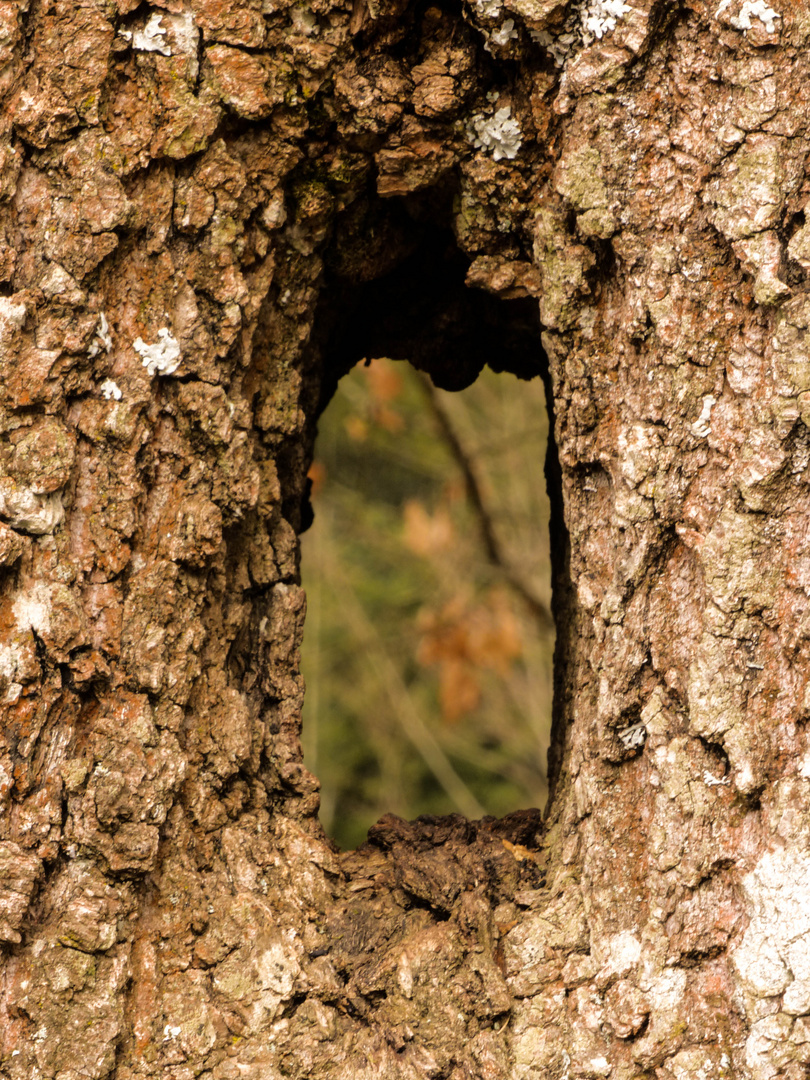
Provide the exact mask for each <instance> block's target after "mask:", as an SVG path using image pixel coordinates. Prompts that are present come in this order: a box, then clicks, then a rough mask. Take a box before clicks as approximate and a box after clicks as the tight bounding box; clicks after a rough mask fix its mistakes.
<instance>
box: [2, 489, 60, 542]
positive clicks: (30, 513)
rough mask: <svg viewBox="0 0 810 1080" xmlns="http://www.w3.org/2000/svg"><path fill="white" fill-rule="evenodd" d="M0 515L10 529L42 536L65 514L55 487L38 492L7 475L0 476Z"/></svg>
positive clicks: (52, 528)
mask: <svg viewBox="0 0 810 1080" xmlns="http://www.w3.org/2000/svg"><path fill="white" fill-rule="evenodd" d="M0 518H2V519H3V521H7V522H8V524H9V525H10V526H11V527H12V529H18V530H19V531H20V532H24V533H31V534H32V535H33V536H44V535H46V534H47V533H52V532H54V531H55V530H56V529H57V528H58V526H59V525H61V524H62V522H63V521H64V518H65V508H64V507H63V505H62V499H61V496H60V494H59V492H58V491H54V492H51V493H49V494H45V495H40V494H37V493H36V492H34V491H31V489H30V488H27V487H21V486H20V485H19V484H16V483H15V482H14V481H13V480H12V479H11V478H10V477H2V478H0Z"/></svg>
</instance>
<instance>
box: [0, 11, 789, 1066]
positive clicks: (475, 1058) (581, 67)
mask: <svg viewBox="0 0 810 1080" xmlns="http://www.w3.org/2000/svg"><path fill="white" fill-rule="evenodd" d="M774 2H776V0H774ZM781 4H782V9H781V10H779V11H776V10H774V9H772V8H770V6H769V5H768V4H767V3H764V2H763V0H756V2H754V3H752V2H751V0H744V2H743V0H723V3H720V4H719V7H718V0H712V3H706V2H704V0H687V2H685V3H682V4H675V3H670V2H665V0H630V2H629V3H627V4H624V3H622V2H621V0H583V2H582V3H580V4H573V3H566V2H565V0H503V3H502V2H501V0H475V2H474V3H473V4H471V5H470V6H469V7H465V8H464V10H461V9H460V8H459V7H457V6H456V4H455V3H453V2H448V3H447V4H446V5H443V6H442V7H438V6H436V7H427V8H425V6H424V5H418V4H410V5H408V4H407V3H406V2H405V0H385V2H379V3H378V2H377V0H354V6H353V7H351V8H350V7H349V6H348V5H347V4H346V3H341V2H339V0H336V2H334V3H332V2H331V0H313V4H312V6H311V7H308V6H306V5H304V4H301V5H298V6H285V5H283V4H280V3H278V4H277V3H275V2H272V0H265V2H259V0H244V2H243V3H241V4H233V5H221V4H217V3H215V2H213V0H191V4H190V7H184V6H183V2H182V0H163V2H162V3H161V5H160V6H159V7H156V8H153V9H149V10H147V9H145V8H144V7H143V6H139V5H138V4H137V0H117V2H115V3H114V2H113V0H105V2H102V0H84V2H83V3H81V4H80V3H79V2H78V0H77V2H75V3H73V4H71V3H70V2H69V0H38V2H33V3H30V4H29V3H28V2H27V0H19V2H18V3H10V2H7V3H4V4H3V5H2V10H0V17H2V49H3V65H2V70H0V87H1V88H2V93H3V94H4V95H5V97H4V102H5V104H4V109H3V114H2V115H3V125H4V126H3V130H4V133H5V136H6V138H5V141H4V144H3V147H2V150H0V153H2V163H3V168H2V178H1V181H0V183H1V193H2V198H3V202H2V205H0V269H1V270H2V281H3V283H4V286H3V288H4V291H3V295H2V297H0V396H1V400H0V421H1V422H2V430H3V433H4V438H3V441H2V448H1V449H0V454H1V455H2V456H0V564H1V565H2V572H1V575H0V580H1V583H2V598H1V599H0V626H2V643H1V644H0V693H1V694H2V702H3V724H2V730H1V731H0V777H2V782H1V783H0V806H1V807H2V815H1V816H0V939H2V943H3V944H2V946H0V948H2V952H3V962H2V973H1V974H0V1077H2V1078H3V1080H39V1078H42V1080H57V1078H58V1080H79V1078H82V1080H102V1078H108V1077H109V1078H115V1080H135V1078H141V1077H144V1078H145V1077H157V1076H160V1077H165V1078H171V1080H187V1078H192V1077H197V1076H203V1077H205V1078H207V1080H237V1078H239V1080H277V1078H280V1077H293V1078H300V1080H305V1078H307V1080H309V1078H312V1080H315V1078H338V1077H340V1078H361V1077H368V1078H371V1077H391V1078H402V1080H406V1078H407V1080H412V1078H413V1080H416V1078H418V1077H436V1078H439V1077H442V1078H448V1080H472V1078H480V1080H499V1078H503V1080H507V1078H509V1080H511V1078H515V1080H524V1078H525V1080H530V1078H537V1080H540V1078H541V1077H542V1078H546V1077H553V1078H555V1080H556V1078H560V1080H562V1078H565V1080H568V1078H570V1077H608V1076H609V1077H611V1078H612V1080H635V1078H640V1077H643V1076H652V1075H654V1076H656V1077H660V1078H662V1080H663V1078H667V1080H669V1078H673V1080H686V1078H687V1077H688V1078H692V1077H699V1078H701V1080H713V1078H720V1077H752V1078H754V1080H770V1078H772V1077H785V1078H788V1077H789V1078H798V1077H800V1076H805V1075H807V1069H808V1064H809V1063H810V899H808V898H810V854H808V839H810V782H809V781H810V745H808V732H807V730H806V725H807V720H808V717H810V681H809V678H808V677H809V675H810V669H809V668H808V656H809V655H810V646H809V645H808V635H809V634H810V607H809V606H808V595H810V562H808V556H807V554H806V553H805V554H803V551H804V550H805V544H807V542H808V529H809V526H810V495H809V494H808V487H807V480H808V477H810V472H808V470H810V433H809V432H808V426H810V404H809V403H810V352H809V351H808V348H807V347H806V345H805V334H806V332H807V330H808V327H810V292H808V286H807V280H806V271H810V225H805V224H804V217H803V208H804V205H805V201H806V199H807V196H808V181H807V180H806V179H805V172H804V165H805V157H806V155H807V152H808V149H810V138H809V137H808V131H807V128H808V117H809V116H810V105H808V95H807V90H806V87H807V85H808V81H807V79H806V78H805V75H806V73H807V69H808V64H809V63H810V61H809V60H808V57H809V56H810V52H809V51H808V45H810V7H808V5H807V4H806V3H804V2H803V0H793V2H792V3H790V4H788V3H787V0H781ZM538 307H539V318H540V324H542V346H541V344H540V332H541V326H540V325H539V324H538V323H537V312H538ZM373 355H388V356H392V357H399V358H403V359H410V360H411V361H412V362H413V363H414V364H416V366H417V367H420V368H422V369H424V370H427V371H429V372H430V373H431V375H432V377H433V378H434V381H436V382H437V384H439V385H442V386H445V387H447V388H454V387H459V386H463V385H465V384H466V383H468V382H470V381H471V380H472V379H474V378H475V375H476V373H477V371H478V370H480V367H481V365H482V364H483V363H484V362H486V361H488V362H489V363H490V364H491V365H492V366H493V367H495V368H496V369H497V368H508V369H510V370H513V371H515V372H516V373H518V374H521V375H524V376H527V377H528V376H530V375H533V374H538V373H539V374H543V375H544V377H547V378H548V385H549V389H550V404H551V406H552V409H553V413H554V418H555V432H556V445H555V446H554V447H552V452H551V454H550V459H549V463H548V468H547V474H548V478H549V484H550V488H551V497H552V501H553V503H554V506H555V520H554V522H553V547H554V550H555V559H556V562H555V581H554V587H555V615H556V620H557V634H558V649H557V657H556V703H555V721H554V735H553V746H552V753H551V768H550V781H551V789H552V794H551V799H550V803H549V807H548V809H547V812H546V814H545V816H544V818H543V820H542V821H541V818H540V814H539V813H538V812H537V811H532V810H525V811H518V812H516V813H515V814H514V815H512V816H511V817H510V818H507V819H505V820H503V821H500V822H496V821H493V820H487V819H485V820H484V821H482V822H467V821H465V820H464V819H462V818H458V817H454V818H449V819H436V820H430V821H427V820H422V821H419V822H416V823H414V824H407V823H405V822H402V821H399V820H398V819H395V818H387V819H383V820H382V821H381V822H380V823H379V824H378V825H377V826H375V827H374V828H373V829H372V831H371V834H370V837H369V841H368V843H367V844H366V845H364V846H363V847H362V848H360V849H359V850H358V851H355V852H350V853H345V854H342V855H341V854H339V853H338V852H337V851H336V850H335V849H334V847H333V845H331V844H330V842H329V840H328V839H327V838H326V837H324V836H323V834H322V832H321V830H320V827H319V825H318V821H317V817H316V814H317V807H318V795H317V789H318V785H317V781H316V780H315V778H313V777H312V776H310V775H309V774H308V773H307V771H306V770H305V769H304V767H303V765H302V762H301V750H300V742H299V731H300V707H301V701H302V695H303V686H302V684H301V679H300V676H299V674H298V649H299V644H300V640H301V634H302V625H303V615H304V606H305V603H304V596H303V594H302V591H301V589H300V587H299V584H298V582H299V577H298V563H297V539H296V534H297V532H298V531H299V529H300V527H301V524H302V520H304V519H305V516H306V487H305V474H306V471H307V467H308V464H309V461H310V457H311V450H312V442H313V437H314V431H315V426H316V422H317V416H318V412H319V409H320V408H321V407H322V405H323V404H324V403H325V401H327V400H328V397H329V395H330V393H331V391H332V389H333V387H334V385H335V383H336V380H337V379H338V378H339V377H340V375H341V374H342V373H343V372H344V371H345V370H347V368H348V366H350V365H351V364H352V363H354V362H355V361H356V360H358V359H360V358H362V357H364V356H373ZM546 361H547V369H546ZM526 467H527V468H533V469H536V470H537V473H538V483H539V482H541V479H540V463H538V462H531V463H528V462H527V465H526ZM302 515H303V516H302Z"/></svg>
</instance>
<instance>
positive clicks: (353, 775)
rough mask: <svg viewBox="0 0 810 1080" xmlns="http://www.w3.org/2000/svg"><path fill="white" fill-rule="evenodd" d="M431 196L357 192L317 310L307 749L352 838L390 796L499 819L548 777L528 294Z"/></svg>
mask: <svg viewBox="0 0 810 1080" xmlns="http://www.w3.org/2000/svg"><path fill="white" fill-rule="evenodd" d="M436 211H437V206H436V203H435V202H434V204H433V205H429V204H427V205H426V203H425V202H411V203H410V204H408V203H406V202H404V201H402V200H396V201H395V200H391V201H389V202H386V203H381V202H380V201H379V200H377V201H374V200H369V201H368V202H366V203H365V204H363V203H361V204H359V205H355V206H354V207H352V208H350V210H349V212H347V214H346V215H345V216H344V218H343V220H342V222H341V223H340V225H339V226H338V229H337V232H336V236H335V238H334V241H333V244H332V247H331V251H332V254H331V256H330V257H329V258H328V259H327V283H326V287H325V288H324V290H323V294H322V299H321V302H320V310H319V312H318V318H317V320H316V326H317V327H318V339H317V341H316V342H315V347H316V349H317V351H318V353H319V354H320V358H321V370H322V383H321V401H320V413H321V415H320V419H319V422H318V429H319V431H318V438H317V440H316V442H315V448H314V459H313V467H312V469H311V473H310V475H311V479H312V482H313V483H312V487H313V490H312V497H311V501H312V507H313V510H314V524H313V525H312V527H311V528H310V529H309V531H308V532H307V533H306V534H305V536H304V537H303V539H302V576H303V583H304V586H305V588H306V591H307V598H308V614H307V623H306V629H305V635H304V647H303V652H302V667H303V672H304V677H305V679H306V683H307V693H306V699H305V704H304V714H303V746H304V756H305V764H306V765H307V767H308V768H309V769H310V770H311V771H313V772H314V773H316V775H318V776H319V778H320V780H321V821H322V824H323V826H324V828H325V830H326V831H327V832H328V833H329V834H330V835H331V836H333V837H334V839H335V840H336V841H337V842H338V844H339V845H340V846H341V847H344V848H351V847H355V846H357V845H358V844H359V843H361V842H362V841H363V840H364V839H365V836H366V832H367V830H368V828H369V826H370V825H371V824H373V823H374V822H375V821H376V820H377V819H378V818H379V817H380V816H381V815H382V814H383V813H386V812H393V813H396V814H398V815H400V816H402V817H406V818H413V817H416V816H418V815H419V814H425V813H427V814H445V813H452V812H457V813H462V814H464V815H465V816H467V817H480V816H482V815H483V814H494V815H496V816H501V815H503V814H505V813H508V812H509V811H511V810H514V809H516V808H518V807H525V806H538V805H540V806H542V805H543V804H544V802H545V798H546V794H547V788H546V753H547V748H548V741H549V731H550V725H551V667H552V664H551V660H552V652H553V630H552V627H551V623H550V616H549V614H548V612H549V607H550V599H551V598H550V579H551V571H550V558H549V541H548V537H549V529H548V518H549V510H548V498H547V495H546V485H545V480H544V459H545V455H546V440H547V431H548V421H547V413H546V408H545V389H544V385H543V378H542V377H543V376H544V374H545V365H546V361H545V356H544V354H543V350H542V345H541V342H540V327H539V321H538V314H537V305H536V302H535V301H533V300H531V299H521V300H499V299H497V298H495V297H493V296H491V295H490V294H488V293H484V292H481V291H479V290H473V289H470V288H469V287H467V286H466V285H465V277H466V273H467V269H468V266H469V262H468V260H467V259H466V258H465V257H464V255H463V254H462V253H461V252H460V251H459V249H458V247H457V245H456V244H455V241H454V239H453V237H452V234H451V233H450V232H449V231H448V230H446V229H444V228H442V227H441V226H440V225H437V223H436V222H437V218H438V219H439V220H441V218H442V217H444V220H447V217H446V216H445V215H442V214H438V213H437V212H436ZM401 361H410V363H403V362H401ZM428 373H429V375H428ZM504 373H505V374H504ZM453 391H457V393H455V392H453Z"/></svg>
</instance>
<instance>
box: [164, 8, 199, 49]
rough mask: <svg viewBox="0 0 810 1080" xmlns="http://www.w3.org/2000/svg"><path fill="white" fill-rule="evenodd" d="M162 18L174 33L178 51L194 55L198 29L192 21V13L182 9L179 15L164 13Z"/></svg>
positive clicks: (197, 42)
mask: <svg viewBox="0 0 810 1080" xmlns="http://www.w3.org/2000/svg"><path fill="white" fill-rule="evenodd" d="M163 18H164V19H165V20H166V22H167V23H168V25H169V29H170V30H171V32H172V34H173V35H174V42H175V46H176V48H177V50H178V52H181V53H183V55H184V56H196V53H197V45H198V44H199V39H200V31H199V30H198V29H197V25H196V23H195V22H194V15H193V14H192V13H191V12H190V11H183V12H182V13H181V14H180V15H164V16H163Z"/></svg>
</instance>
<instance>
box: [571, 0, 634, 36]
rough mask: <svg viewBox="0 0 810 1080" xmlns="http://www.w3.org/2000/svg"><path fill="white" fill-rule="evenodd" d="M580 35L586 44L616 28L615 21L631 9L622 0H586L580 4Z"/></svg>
mask: <svg viewBox="0 0 810 1080" xmlns="http://www.w3.org/2000/svg"><path fill="white" fill-rule="evenodd" d="M581 10H582V36H583V39H584V41H585V44H586V45H590V44H591V43H592V42H593V41H595V40H600V41H601V39H602V38H603V37H604V36H605V34H609V33H611V31H613V30H615V29H616V23H617V22H618V20H619V19H621V18H622V16H624V15H626V14H627V12H628V11H630V10H632V9H631V8H630V6H629V5H628V4H625V3H624V0H586V2H585V3H584V4H583V5H582V9H581Z"/></svg>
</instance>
